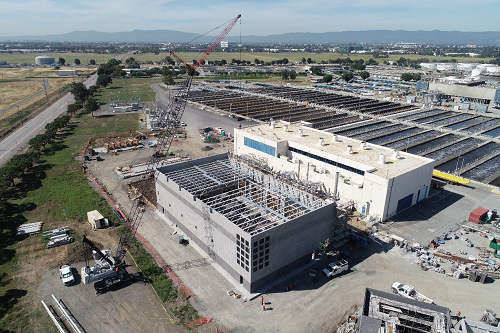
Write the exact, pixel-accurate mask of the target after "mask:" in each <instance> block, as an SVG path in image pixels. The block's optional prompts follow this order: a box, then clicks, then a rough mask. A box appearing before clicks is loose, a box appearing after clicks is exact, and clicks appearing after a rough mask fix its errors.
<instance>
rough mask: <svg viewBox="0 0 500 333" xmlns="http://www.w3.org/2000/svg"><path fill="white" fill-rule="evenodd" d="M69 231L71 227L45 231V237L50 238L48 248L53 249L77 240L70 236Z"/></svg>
mask: <svg viewBox="0 0 500 333" xmlns="http://www.w3.org/2000/svg"><path fill="white" fill-rule="evenodd" d="M68 231H69V227H62V228H57V229H52V230H49V231H45V232H44V233H43V235H44V236H49V237H50V239H49V242H48V243H47V247H48V248H52V247H57V246H61V245H66V244H69V243H73V242H74V240H75V239H74V238H73V237H70V236H68Z"/></svg>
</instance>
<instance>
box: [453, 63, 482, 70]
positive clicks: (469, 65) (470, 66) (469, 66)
mask: <svg viewBox="0 0 500 333" xmlns="http://www.w3.org/2000/svg"><path fill="white" fill-rule="evenodd" d="M476 67H477V64H476V63H475V62H459V63H458V64H457V69H458V70H461V71H471V70H473V69H474V68H476Z"/></svg>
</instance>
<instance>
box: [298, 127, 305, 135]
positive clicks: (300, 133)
mask: <svg viewBox="0 0 500 333" xmlns="http://www.w3.org/2000/svg"><path fill="white" fill-rule="evenodd" d="M298 132H299V136H304V133H303V131H302V128H299V130H298Z"/></svg>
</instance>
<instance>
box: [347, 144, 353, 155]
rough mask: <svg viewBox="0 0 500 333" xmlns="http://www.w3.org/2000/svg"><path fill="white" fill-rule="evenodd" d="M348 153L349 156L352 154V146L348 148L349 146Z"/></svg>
mask: <svg viewBox="0 0 500 333" xmlns="http://www.w3.org/2000/svg"><path fill="white" fill-rule="evenodd" d="M347 152H348V153H349V154H352V146H351V145H348V146H347Z"/></svg>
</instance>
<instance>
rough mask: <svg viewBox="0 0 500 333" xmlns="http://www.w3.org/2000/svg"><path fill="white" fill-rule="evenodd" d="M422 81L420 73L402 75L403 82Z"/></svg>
mask: <svg viewBox="0 0 500 333" xmlns="http://www.w3.org/2000/svg"><path fill="white" fill-rule="evenodd" d="M420 79H421V76H420V74H418V73H403V74H401V80H403V81H411V80H414V81H419V80H420Z"/></svg>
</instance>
